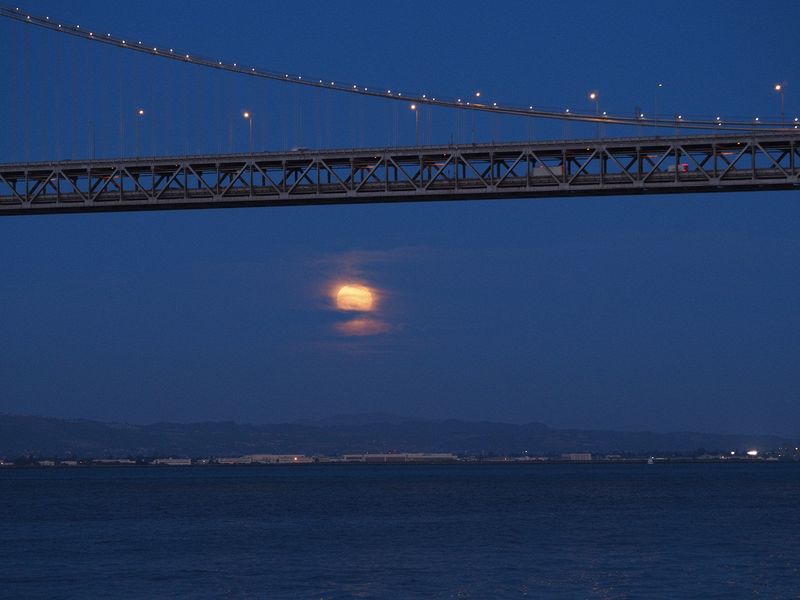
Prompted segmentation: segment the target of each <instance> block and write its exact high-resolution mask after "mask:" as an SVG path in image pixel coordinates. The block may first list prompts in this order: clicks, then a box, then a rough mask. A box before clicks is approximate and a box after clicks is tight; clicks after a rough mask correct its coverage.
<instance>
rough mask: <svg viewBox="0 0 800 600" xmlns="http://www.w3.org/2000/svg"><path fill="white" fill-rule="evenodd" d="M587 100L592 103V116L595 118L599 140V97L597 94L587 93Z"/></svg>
mask: <svg viewBox="0 0 800 600" xmlns="http://www.w3.org/2000/svg"><path fill="white" fill-rule="evenodd" d="M589 100H591V101H592V102H594V114H595V116H596V117H597V119H598V120H597V138H598V139H600V96H599V95H598V93H597V92H589Z"/></svg>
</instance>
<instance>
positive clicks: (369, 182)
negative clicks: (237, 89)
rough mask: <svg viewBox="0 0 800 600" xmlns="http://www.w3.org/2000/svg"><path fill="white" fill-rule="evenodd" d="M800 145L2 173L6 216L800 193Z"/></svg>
mask: <svg viewBox="0 0 800 600" xmlns="http://www.w3.org/2000/svg"><path fill="white" fill-rule="evenodd" d="M798 141H800V136H798V135H797V134H792V133H783V134H761V135H757V134H754V135H752V136H746V137H743V136H714V137H706V136H689V137H674V138H624V139H613V140H583V141H580V140H579V141H561V142H539V143H512V144H479V145H471V146H430V147H410V148H391V149H386V148H380V149H378V148H373V149H355V150H331V151H319V152H316V151H315V152H311V151H294V152H284V153H274V152H267V153H257V154H250V155H220V156H185V157H172V158H139V159H120V160H92V161H65V162H57V163H35V164H8V165H0V215H14V214H43V213H51V214H54V213H69V212H92V211H123V210H153V209H178V208H224V207H240V206H287V205H312V204H349V203H358V202H370V203H377V202H407V201H412V202H413V201H430V200H469V199H498V198H544V197H558V196H591V195H623V194H658V193H695V192H714V191H745V190H758V189H771V190H777V189H797V188H798V186H800V181H799V179H798V175H800V144H798Z"/></svg>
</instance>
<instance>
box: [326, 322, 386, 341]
mask: <svg viewBox="0 0 800 600" xmlns="http://www.w3.org/2000/svg"><path fill="white" fill-rule="evenodd" d="M334 328H335V329H336V331H337V332H338V333H339V334H340V335H344V336H348V337H350V336H358V337H360V336H368V335H379V334H381V333H389V332H390V331H391V330H392V326H391V325H389V324H388V323H384V322H383V321H380V320H378V319H371V318H368V317H358V318H356V319H350V320H349V321H345V322H343V323H336V325H334Z"/></svg>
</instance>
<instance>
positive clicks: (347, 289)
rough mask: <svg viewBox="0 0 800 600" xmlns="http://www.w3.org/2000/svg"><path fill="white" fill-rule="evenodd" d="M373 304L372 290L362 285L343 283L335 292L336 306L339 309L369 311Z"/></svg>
mask: <svg viewBox="0 0 800 600" xmlns="http://www.w3.org/2000/svg"><path fill="white" fill-rule="evenodd" d="M374 304H375V297H374V294H373V293H372V290H371V289H369V288H368V287H366V286H363V285H354V284H347V285H343V286H342V287H340V288H339V291H338V292H336V308H338V309H339V310H352V311H358V312H369V311H371V310H372V308H373V306H374Z"/></svg>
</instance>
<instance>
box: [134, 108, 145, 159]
mask: <svg viewBox="0 0 800 600" xmlns="http://www.w3.org/2000/svg"><path fill="white" fill-rule="evenodd" d="M143 117H144V109H143V108H139V109H137V110H136V158H139V138H140V136H141V121H142V118H143Z"/></svg>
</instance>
